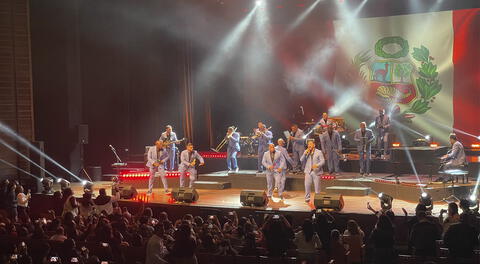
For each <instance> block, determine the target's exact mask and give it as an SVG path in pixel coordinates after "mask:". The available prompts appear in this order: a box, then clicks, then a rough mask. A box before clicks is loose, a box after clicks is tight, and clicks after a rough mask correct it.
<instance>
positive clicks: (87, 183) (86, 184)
mask: <svg viewBox="0 0 480 264" xmlns="http://www.w3.org/2000/svg"><path fill="white" fill-rule="evenodd" d="M82 185H83V191H84V192H90V193H93V183H92V182H90V181H85V180H84V181H82Z"/></svg>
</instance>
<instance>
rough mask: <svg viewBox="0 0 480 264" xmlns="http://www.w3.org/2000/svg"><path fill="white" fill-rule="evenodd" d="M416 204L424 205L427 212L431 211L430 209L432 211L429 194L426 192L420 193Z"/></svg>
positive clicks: (431, 201)
mask: <svg viewBox="0 0 480 264" xmlns="http://www.w3.org/2000/svg"><path fill="white" fill-rule="evenodd" d="M418 202H419V203H420V204H423V205H425V207H426V208H427V212H431V211H432V209H433V199H432V196H430V194H428V193H426V192H422V195H421V196H420V199H419V200H418Z"/></svg>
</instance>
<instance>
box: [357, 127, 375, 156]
mask: <svg viewBox="0 0 480 264" xmlns="http://www.w3.org/2000/svg"><path fill="white" fill-rule="evenodd" d="M353 140H354V141H355V143H356V144H357V151H358V152H361V151H363V145H366V150H367V151H370V150H371V148H372V146H371V144H372V142H373V141H374V140H375V136H374V135H373V132H372V130H370V129H368V128H366V129H365V138H362V131H361V130H360V129H357V131H355V135H354V136H353Z"/></svg>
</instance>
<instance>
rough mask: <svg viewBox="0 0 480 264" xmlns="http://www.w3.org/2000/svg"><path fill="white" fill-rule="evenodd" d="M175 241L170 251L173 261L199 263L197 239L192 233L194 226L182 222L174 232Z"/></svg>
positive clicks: (186, 263)
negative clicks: (196, 254)
mask: <svg viewBox="0 0 480 264" xmlns="http://www.w3.org/2000/svg"><path fill="white" fill-rule="evenodd" d="M174 239H175V242H174V244H173V247H172V249H171V251H170V258H171V260H172V263H178V264H197V257H196V256H195V250H196V248H197V240H196V238H195V237H194V236H193V235H192V228H191V227H190V226H189V225H188V224H181V225H180V226H179V228H178V230H177V231H176V232H175V234H174Z"/></svg>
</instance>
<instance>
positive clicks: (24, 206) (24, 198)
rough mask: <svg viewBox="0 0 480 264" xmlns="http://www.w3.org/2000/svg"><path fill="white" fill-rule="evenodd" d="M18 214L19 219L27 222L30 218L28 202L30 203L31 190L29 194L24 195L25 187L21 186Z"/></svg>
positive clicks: (18, 195) (18, 198) (18, 189)
mask: <svg viewBox="0 0 480 264" xmlns="http://www.w3.org/2000/svg"><path fill="white" fill-rule="evenodd" d="M16 192H17V214H18V218H19V219H20V220H21V221H22V222H25V221H27V218H28V201H30V198H31V194H30V190H28V191H27V194H25V193H24V190H23V187H22V186H21V185H19V186H18V187H17V190H16Z"/></svg>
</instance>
